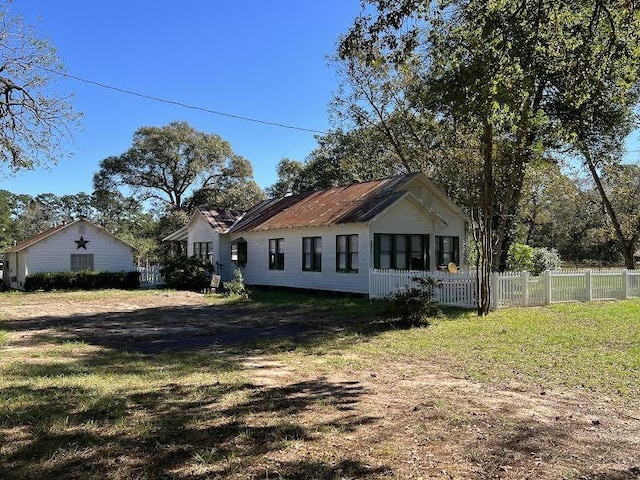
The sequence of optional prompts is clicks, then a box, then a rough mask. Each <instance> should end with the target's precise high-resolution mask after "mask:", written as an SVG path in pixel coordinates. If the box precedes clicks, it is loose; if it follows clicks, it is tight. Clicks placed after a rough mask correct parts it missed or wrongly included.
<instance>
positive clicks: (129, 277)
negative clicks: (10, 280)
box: [24, 270, 140, 292]
mask: <svg viewBox="0 0 640 480" xmlns="http://www.w3.org/2000/svg"><path fill="white" fill-rule="evenodd" d="M139 287H140V274H139V273H138V272H102V271H98V272H93V271H88V270H85V271H81V272H42V273H34V274H31V275H28V276H27V278H26V279H25V281H24V289H25V291H27V292H34V291H36V290H44V291H46V292H48V291H50V290H99V289H105V288H120V289H126V290H133V289H136V288H139Z"/></svg>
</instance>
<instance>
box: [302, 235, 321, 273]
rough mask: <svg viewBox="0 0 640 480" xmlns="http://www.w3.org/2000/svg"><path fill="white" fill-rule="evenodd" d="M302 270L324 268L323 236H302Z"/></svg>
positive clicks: (315, 270)
mask: <svg viewBox="0 0 640 480" xmlns="http://www.w3.org/2000/svg"><path fill="white" fill-rule="evenodd" d="M302 270H304V271H306V272H320V271H321V270H322V237H303V238H302Z"/></svg>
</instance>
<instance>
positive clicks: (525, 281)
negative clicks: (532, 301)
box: [520, 271, 529, 307]
mask: <svg viewBox="0 0 640 480" xmlns="http://www.w3.org/2000/svg"><path fill="white" fill-rule="evenodd" d="M520 278H521V279H522V303H523V305H522V306H523V307H528V306H529V272H526V271H525V272H522V273H521V274H520Z"/></svg>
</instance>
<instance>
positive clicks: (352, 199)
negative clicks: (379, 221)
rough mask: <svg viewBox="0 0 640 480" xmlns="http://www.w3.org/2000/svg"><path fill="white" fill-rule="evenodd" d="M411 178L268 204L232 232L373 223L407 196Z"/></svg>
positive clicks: (406, 176)
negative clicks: (391, 206) (374, 219)
mask: <svg viewBox="0 0 640 480" xmlns="http://www.w3.org/2000/svg"><path fill="white" fill-rule="evenodd" d="M416 175H421V174H415V173H413V174H408V175H402V176H399V177H392V178H385V179H383V180H374V181H371V182H364V183H356V184H354V185H349V186H346V187H337V188H331V189H329V190H322V191H318V192H311V193H306V194H302V195H294V196H290V197H284V198H281V199H278V200H265V201H263V202H261V203H259V204H258V205H256V206H254V207H253V208H252V209H251V210H249V211H248V212H247V213H246V214H245V215H244V217H243V218H242V219H241V220H239V221H238V222H237V223H236V224H235V225H234V226H233V227H231V229H230V230H229V231H230V232H244V231H250V230H276V229H282V228H296V227H315V226H327V225H336V224H344V223H363V222H368V221H369V220H371V219H373V218H374V217H375V216H376V215H378V214H379V213H381V212H382V211H383V210H385V209H386V208H387V207H389V206H390V205H391V204H393V203H394V202H395V201H396V200H398V199H399V198H400V197H401V196H402V195H404V194H405V193H406V192H405V191H403V190H402V187H403V186H404V185H405V184H406V183H407V182H409V181H410V180H411V179H413V178H415V176H416Z"/></svg>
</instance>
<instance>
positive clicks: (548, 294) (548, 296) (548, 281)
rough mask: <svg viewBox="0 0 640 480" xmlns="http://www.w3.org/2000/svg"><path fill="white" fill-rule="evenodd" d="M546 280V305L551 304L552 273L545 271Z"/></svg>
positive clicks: (544, 277)
mask: <svg viewBox="0 0 640 480" xmlns="http://www.w3.org/2000/svg"><path fill="white" fill-rule="evenodd" d="M542 275H543V279H544V304H545V305H549V304H551V271H550V270H545V271H544V272H542Z"/></svg>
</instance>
